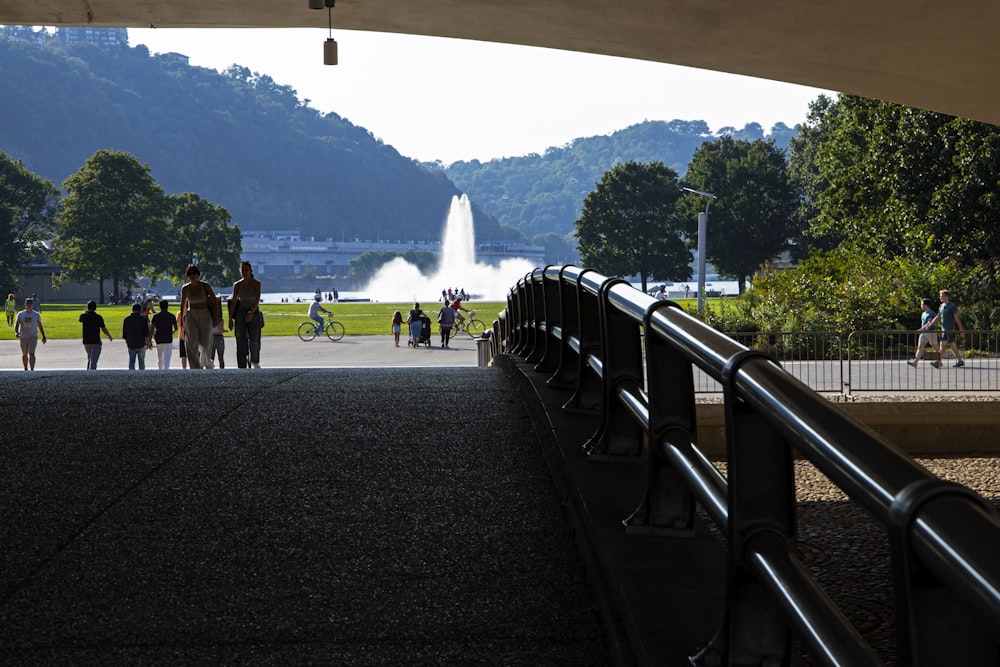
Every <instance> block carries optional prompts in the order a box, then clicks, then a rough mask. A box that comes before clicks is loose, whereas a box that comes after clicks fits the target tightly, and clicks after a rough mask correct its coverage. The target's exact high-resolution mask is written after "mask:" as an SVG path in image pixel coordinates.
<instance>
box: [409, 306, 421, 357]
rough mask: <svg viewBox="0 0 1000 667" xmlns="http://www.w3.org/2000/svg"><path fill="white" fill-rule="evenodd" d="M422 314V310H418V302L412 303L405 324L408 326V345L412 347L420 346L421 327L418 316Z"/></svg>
mask: <svg viewBox="0 0 1000 667" xmlns="http://www.w3.org/2000/svg"><path fill="white" fill-rule="evenodd" d="M423 314H424V311H422V310H420V304H419V303H414V304H413V308H412V309H411V310H410V313H409V315H407V316H406V325H407V326H408V327H410V345H412V346H413V348H414V349H416V348H418V347H420V331H421V329H422V328H423V323H422V322H421V321H420V316H421V315H423Z"/></svg>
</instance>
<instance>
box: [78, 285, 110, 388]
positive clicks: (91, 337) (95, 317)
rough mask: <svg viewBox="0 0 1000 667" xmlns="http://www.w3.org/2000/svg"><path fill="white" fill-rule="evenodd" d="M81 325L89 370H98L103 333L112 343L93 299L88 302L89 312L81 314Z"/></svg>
mask: <svg viewBox="0 0 1000 667" xmlns="http://www.w3.org/2000/svg"><path fill="white" fill-rule="evenodd" d="M80 324H82V325H83V349H84V350H85V351H86V352H87V370H88V371H96V370H97V360H98V359H100V358H101V348H102V345H101V332H102V331H103V332H104V335H105V336H107V337H108V342H109V343H110V342H111V341H112V338H111V333H110V332H109V331H108V328H107V327H106V326H104V318H103V317H101V315H100V314H99V313H98V312H97V302H96V301H94V300H93V299H91V300H90V301H88V302H87V310H85V311H83V313H81V314H80Z"/></svg>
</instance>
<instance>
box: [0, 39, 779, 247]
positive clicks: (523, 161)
mask: <svg viewBox="0 0 1000 667" xmlns="http://www.w3.org/2000/svg"><path fill="white" fill-rule="evenodd" d="M722 134H730V135H732V136H734V137H735V138H740V139H744V138H745V139H750V140H753V139H764V138H769V139H774V140H775V142H776V143H777V144H778V145H779V146H781V147H785V148H787V145H788V140H789V139H790V137H791V136H793V135H794V130H792V129H790V128H788V127H787V126H785V125H783V124H778V125H776V126H774V127H773V128H772V129H771V131H770V132H769V133H767V134H765V132H764V130H763V128H761V126H760V125H758V124H757V123H749V124H747V125H746V126H745V127H744V128H743V129H736V128H723V129H721V130H719V131H718V132H716V133H714V134H713V133H711V132H710V131H709V128H708V126H707V125H706V123H705V122H704V121H700V120H696V121H681V120H674V121H670V122H663V121H648V122H644V123H639V124H637V125H633V126H631V127H628V128H626V129H623V130H620V131H618V132H615V133H613V134H611V135H608V136H597V137H587V138H581V139H576V140H574V141H572V142H570V143H568V144H566V145H565V146H562V147H552V148H549V149H548V150H546V151H545V154H544V155H538V154H531V155H526V156H523V157H512V158H504V159H498V160H490V161H488V162H480V161H478V160H473V161H469V162H457V163H455V164H452V165H450V166H448V167H444V166H443V165H441V164H439V163H425V164H420V163H418V162H416V161H415V160H412V159H409V158H406V157H404V156H402V155H400V154H399V153H398V152H397V151H396V150H395V149H394V148H393V147H392V146H388V145H385V144H384V143H382V141H380V140H378V139H376V138H375V137H374V136H373V135H372V133H371V132H369V131H368V130H366V129H365V128H363V127H359V126H356V125H353V124H352V123H350V122H348V121H347V120H345V119H343V118H342V117H340V116H339V115H337V114H336V113H328V114H323V113H320V112H319V111H317V110H315V109H312V108H310V107H308V106H306V104H305V103H304V102H303V101H301V100H300V99H299V97H298V94H297V93H296V91H295V90H294V89H292V88H290V87H288V86H283V85H280V84H278V83H276V82H275V81H274V80H272V79H271V78H270V77H269V76H267V75H262V74H258V73H255V72H251V71H250V70H248V69H246V68H244V67H239V66H233V67H230V68H229V69H228V70H227V71H226V72H224V73H219V72H216V71H215V70H211V69H206V68H201V67H191V66H189V65H188V64H187V63H186V62H185V60H184V59H183V58H182V57H178V56H176V55H157V56H151V55H150V53H149V50H148V49H147V48H146V47H145V46H142V45H140V46H138V47H135V48H128V47H123V48H102V47H97V46H93V45H88V44H78V45H72V46H68V45H62V44H58V43H54V42H53V43H51V44H46V45H39V44H35V43H32V42H24V41H19V40H15V39H6V38H4V37H3V35H2V34H0V151H3V152H4V153H6V154H8V155H10V156H11V157H14V158H16V159H20V160H21V161H22V162H23V163H24V164H25V166H27V167H28V168H29V169H31V170H32V171H34V172H35V173H37V174H39V175H41V176H43V177H45V178H48V179H50V180H52V181H53V182H54V183H56V185H61V184H62V182H63V180H64V179H65V178H66V177H67V176H69V175H70V174H71V173H73V172H74V171H76V170H77V169H79V168H80V167H81V166H82V165H83V163H84V162H85V161H86V159H87V158H88V157H90V156H91V155H92V154H93V153H94V152H95V151H97V150H98V149H100V148H113V149H116V150H122V151H126V152H128V153H130V154H132V155H134V156H135V157H136V158H137V159H139V160H140V161H141V162H143V163H146V164H148V165H149V166H150V169H151V172H152V175H153V178H155V179H156V181H157V182H158V183H160V184H161V185H162V186H163V187H164V189H165V190H166V191H167V192H168V193H172V194H176V193H181V192H195V193H197V194H199V195H200V196H202V197H203V198H205V199H207V200H209V201H211V202H212V203H214V204H219V205H221V206H224V207H225V208H226V209H228V210H229V212H230V213H231V214H232V216H233V222H234V223H236V224H237V225H239V226H240V228H241V229H244V230H262V229H297V230H299V231H300V232H301V234H302V236H303V237H305V238H308V237H315V238H317V239H325V238H331V239H334V240H340V239H355V238H357V239H360V240H362V241H377V240H389V241H406V240H420V241H426V240H437V239H438V238H440V234H441V231H442V227H443V223H444V220H445V217H446V215H447V212H448V209H449V206H450V203H451V198H452V196H454V195H456V194H460V193H463V192H464V193H467V194H468V195H469V198H470V199H471V200H472V202H473V213H474V216H475V221H476V236H477V240H479V241H482V242H489V241H494V240H495V241H508V240H515V241H516V240H531V238H532V237H533V236H534V235H536V234H545V233H552V232H554V233H557V234H559V235H560V236H563V235H565V234H567V233H568V232H571V231H572V230H573V222H574V221H575V220H576V219H577V218H578V217H579V214H580V210H581V207H582V205H583V199H584V197H586V195H587V193H589V192H590V191H591V190H593V188H594V185H595V183H597V182H598V181H599V180H600V178H601V176H602V174H604V172H606V171H607V170H608V169H610V168H611V167H612V166H614V165H615V164H617V163H620V162H624V161H628V160H637V161H640V162H650V161H653V160H659V161H662V162H663V163H664V164H666V165H668V166H670V167H672V168H673V169H675V170H677V172H678V173H680V174H683V173H684V171H685V170H686V168H687V164H688V163H689V162H690V159H691V155H692V154H693V153H694V151H695V149H696V148H697V147H698V146H700V145H701V143H702V142H704V141H706V140H710V139H713V138H715V137H717V136H719V135H722Z"/></svg>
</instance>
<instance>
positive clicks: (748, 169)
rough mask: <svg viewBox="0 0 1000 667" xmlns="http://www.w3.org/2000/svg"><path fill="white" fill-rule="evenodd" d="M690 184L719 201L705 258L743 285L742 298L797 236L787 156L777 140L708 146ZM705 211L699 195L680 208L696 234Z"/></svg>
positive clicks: (697, 157) (692, 168)
mask: <svg viewBox="0 0 1000 667" xmlns="http://www.w3.org/2000/svg"><path fill="white" fill-rule="evenodd" d="M684 180H685V181H686V182H687V183H688V184H689V185H690V186H691V187H692V188H694V189H697V190H703V191H706V192H711V193H712V194H714V195H715V196H716V197H717V199H716V200H715V201H714V202H713V203H712V207H711V216H710V217H709V221H708V239H707V250H706V253H705V256H706V258H707V259H708V260H709V261H710V262H712V265H713V266H714V267H715V269H716V270H717V271H718V272H719V273H720V274H722V275H724V276H731V277H733V278H735V279H736V280H737V281H739V291H740V293H741V294H742V293H743V291H744V289H745V287H746V281H747V279H748V278H749V277H750V276H751V275H753V274H754V273H755V272H756V271H757V269H758V268H759V267H760V266H761V265H762V264H764V263H765V262H768V261H770V260H772V259H775V258H776V257H778V255H780V254H781V253H782V251H784V250H786V249H787V248H788V247H789V241H790V239H791V238H793V237H794V236H795V235H796V227H795V207H796V204H797V196H796V192H795V190H794V189H793V187H792V185H791V182H790V180H789V178H788V168H787V166H786V164H785V153H784V151H783V150H781V149H780V148H778V147H777V146H775V145H774V143H773V142H771V141H753V142H749V141H737V140H734V139H732V138H730V137H723V138H721V139H719V140H718V141H709V142H705V143H704V144H702V145H701V147H700V148H699V149H698V150H697V151H695V154H694V156H693V157H692V158H691V164H690V165H688V171H687V175H686V176H685V179H684ZM704 207H705V203H704V200H703V198H702V197H700V196H698V195H689V196H686V197H684V199H683V200H682V201H681V203H680V206H679V208H680V210H681V211H682V212H683V213H684V218H685V220H687V221H688V222H687V224H688V225H689V229H691V230H692V231H694V226H695V220H697V217H698V212H699V211H702V210H704ZM691 236H692V237H694V236H695V234H691Z"/></svg>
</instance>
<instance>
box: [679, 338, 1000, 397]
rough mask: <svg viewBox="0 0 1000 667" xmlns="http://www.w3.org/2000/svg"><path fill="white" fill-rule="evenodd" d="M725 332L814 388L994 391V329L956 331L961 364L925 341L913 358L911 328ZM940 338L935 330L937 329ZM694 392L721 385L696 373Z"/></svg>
mask: <svg viewBox="0 0 1000 667" xmlns="http://www.w3.org/2000/svg"><path fill="white" fill-rule="evenodd" d="M726 335H727V336H729V337H730V338H733V339H734V340H736V341H738V342H739V343H740V344H741V345H744V346H746V347H747V348H749V349H751V350H759V351H761V352H765V353H767V354H768V355H770V356H771V357H772V358H773V359H774V360H775V361H777V362H779V363H780V364H781V365H782V367H783V368H784V369H785V370H786V371H788V372H789V373H790V374H792V375H794V376H795V377H796V378H797V379H799V380H800V381H801V382H803V383H804V384H806V385H808V386H809V387H810V388H811V389H813V390H814V391H818V392H820V393H843V394H844V395H846V396H850V395H851V394H853V393H861V392H885V393H905V392H930V393H941V392H964V393H976V392H997V391H1000V331H980V330H975V331H965V332H963V333H961V334H959V335H958V336H957V341H956V342H957V344H958V347H959V350H960V351H961V354H962V357H963V364H962V365H961V366H955V365H954V364H955V363H956V359H957V358H956V357H955V355H954V352H953V351H952V350H950V349H945V350H944V351H943V354H940V353H939V352H938V350H937V349H934V348H932V347H930V346H925V349H924V351H923V352H922V354H921V357H922V358H921V360H920V361H919V362H917V363H916V364H915V365H910V364H908V363H907V362H908V361H911V360H913V359H914V356H915V355H916V352H917V344H918V341H919V340H920V336H919V334H917V332H915V331H874V330H872V331H853V332H851V333H850V334H848V336H847V337H846V338H843V337H841V336H840V335H838V334H836V333H834V332H829V331H823V332H776V331H768V332H735V333H727V334H726ZM937 336H938V338H939V339H942V340H943V338H942V335H941V334H940V333H938V334H937ZM695 387H696V390H697V391H698V392H700V393H718V392H721V391H722V386H721V385H720V384H719V383H718V382H716V381H715V380H713V379H712V378H711V376H709V375H708V374H706V373H696V375H695Z"/></svg>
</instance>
